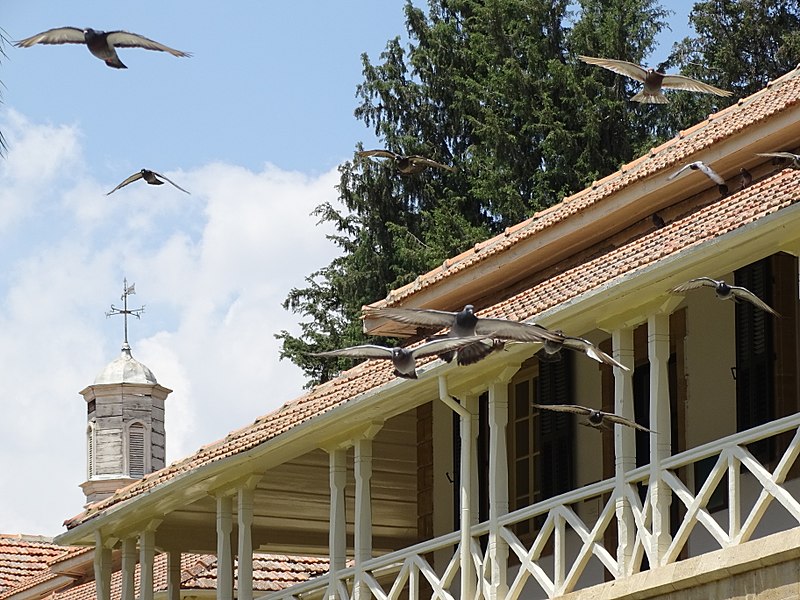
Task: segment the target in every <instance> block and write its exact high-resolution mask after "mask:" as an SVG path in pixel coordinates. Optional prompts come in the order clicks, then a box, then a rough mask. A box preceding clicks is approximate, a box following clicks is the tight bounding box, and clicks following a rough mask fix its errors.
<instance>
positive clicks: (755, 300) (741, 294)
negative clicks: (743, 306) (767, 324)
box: [731, 285, 781, 317]
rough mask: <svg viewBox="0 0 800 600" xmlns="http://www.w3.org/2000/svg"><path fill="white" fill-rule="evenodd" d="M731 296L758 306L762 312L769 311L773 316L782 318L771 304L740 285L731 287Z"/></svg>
mask: <svg viewBox="0 0 800 600" xmlns="http://www.w3.org/2000/svg"><path fill="white" fill-rule="evenodd" d="M731 294H733V295H734V296H735V297H736V298H739V299H740V300H745V301H747V302H749V303H750V304H752V305H754V306H757V307H758V308H760V309H761V310H765V311H767V312H768V313H769V314H771V315H775V316H776V317H780V316H781V315H780V313H778V311H777V310H775V309H774V308H772V307H771V306H770V305H769V304H767V303H766V302H764V301H763V300H762V299H761V298H759V297H758V296H756V295H755V294H754V293H753V292H751V291H750V290H748V289H747V288H744V287H742V286H740V285H732V286H731Z"/></svg>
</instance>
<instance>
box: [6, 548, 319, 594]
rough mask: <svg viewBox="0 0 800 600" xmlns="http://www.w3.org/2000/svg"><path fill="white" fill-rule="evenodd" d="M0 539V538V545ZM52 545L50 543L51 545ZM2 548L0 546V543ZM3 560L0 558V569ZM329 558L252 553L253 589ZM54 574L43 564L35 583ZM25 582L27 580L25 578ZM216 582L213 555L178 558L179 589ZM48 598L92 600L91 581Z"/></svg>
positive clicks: (160, 560) (163, 566)
mask: <svg viewBox="0 0 800 600" xmlns="http://www.w3.org/2000/svg"><path fill="white" fill-rule="evenodd" d="M3 541H4V540H2V539H0V544H2V543H3ZM51 545H54V544H51ZM0 547H2V546H0ZM56 548H57V549H58V550H59V551H60V552H61V554H64V553H65V551H70V550H71V549H69V548H66V547H64V546H57V547H56ZM81 551H82V552H91V551H92V549H91V548H81ZM4 563H5V559H3V558H2V557H0V568H2V566H3V564H4ZM328 566H329V561H328V559H327V558H317V557H309V556H285V555H278V554H255V555H254V556H253V589H254V590H257V591H264V592H267V591H278V590H282V589H285V588H287V587H290V586H292V585H296V584H298V583H302V582H303V581H306V580H308V579H312V578H314V577H318V576H319V575H322V574H323V573H325V572H327V570H328ZM167 574H168V571H167V555H166V554H159V555H157V556H156V558H155V561H154V564H153V589H154V591H155V592H160V591H166V589H167ZM55 577H57V574H56V573H55V572H53V571H50V570H49V569H47V567H46V565H45V566H44V567H42V569H41V570H40V571H39V572H37V574H36V576H35V577H32V578H30V579H35V580H36V582H37V583H38V582H41V581H47V580H48V579H54V578H55ZM26 582H27V580H26ZM216 584H217V559H216V557H215V556H213V555H203V554H184V555H182V557H181V588H182V589H184V590H215V589H216ZM29 587H32V585H26V586H13V587H10V588H9V589H7V590H5V591H4V592H3V593H2V594H0V598H4V597H9V596H11V595H13V594H15V593H18V592H20V591H22V590H23V589H27V588H29ZM134 587H135V590H136V595H137V596H138V594H139V565H138V564H137V565H136V573H135V576H134ZM121 596H122V572H121V571H116V572H114V573H113V574H112V576H111V598H112V600H118V599H119V598H121ZM48 598H49V599H50V600H95V598H96V593H95V582H94V579H89V580H87V581H83V582H80V583H78V584H77V585H72V586H69V587H67V588H65V589H62V590H58V591H56V592H53V593H51V594H49V595H48Z"/></svg>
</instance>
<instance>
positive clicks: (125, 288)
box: [106, 279, 144, 344]
mask: <svg viewBox="0 0 800 600" xmlns="http://www.w3.org/2000/svg"><path fill="white" fill-rule="evenodd" d="M135 293H136V284H135V283H132V284H130V286H129V285H128V280H127V279H123V280H122V296H120V298H119V299H120V300H122V308H117V307H116V306H114V305H113V304H112V305H111V310H110V311H108V312H107V313H106V318H108V317H111V316H113V315H122V318H123V320H124V322H125V344H127V343H128V315H133V316H134V317H136V318H137V319H140V318H141V314H142V313H143V312H144V306H142V307H141V308H132V309H129V308H128V296H130V295H131V294H135Z"/></svg>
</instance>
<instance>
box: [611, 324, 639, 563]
mask: <svg viewBox="0 0 800 600" xmlns="http://www.w3.org/2000/svg"><path fill="white" fill-rule="evenodd" d="M611 343H612V345H613V353H614V358H616V359H617V360H618V361H619V362H620V363H622V364H623V365H625V366H626V367H628V369H629V370H628V371H623V370H622V369H620V368H618V367H614V412H615V413H616V414H618V415H620V416H623V417H625V418H626V419H631V420H634V417H635V415H634V414H633V368H634V363H633V329H631V328H624V329H615V330H613V331H612V332H611ZM634 435H635V434H634V430H633V429H631V428H630V427H614V457H615V462H614V495H615V498H616V513H617V540H618V541H617V564H618V565H619V571H620V574H622V575H630V574H632V572H633V546H634V543H635V542H636V523H635V521H634V518H633V512H632V511H631V506H630V502H629V501H628V499H627V497H626V496H625V487H626V484H625V474H626V473H627V472H628V471H631V470H632V469H635V468H636V438H635V437H634Z"/></svg>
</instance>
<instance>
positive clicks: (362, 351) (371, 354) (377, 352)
mask: <svg viewBox="0 0 800 600" xmlns="http://www.w3.org/2000/svg"><path fill="white" fill-rule="evenodd" d="M309 354H310V355H311V356H347V357H349V358H382V359H391V358H392V349H391V348H387V347H386V346H377V345H375V344H364V345H362V346H351V347H350V348H340V349H339V350H328V351H327V352H310V353H309Z"/></svg>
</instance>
